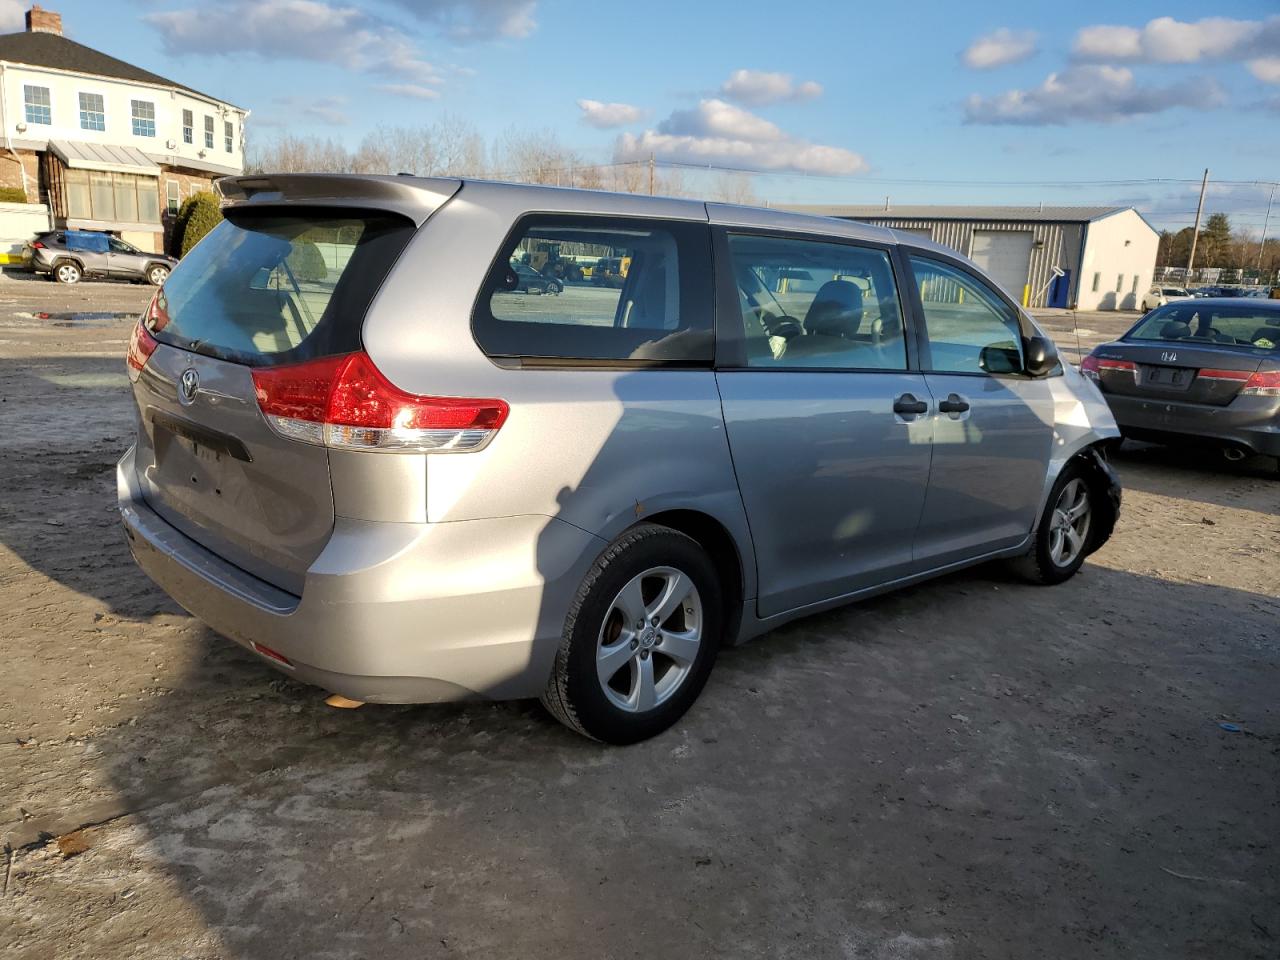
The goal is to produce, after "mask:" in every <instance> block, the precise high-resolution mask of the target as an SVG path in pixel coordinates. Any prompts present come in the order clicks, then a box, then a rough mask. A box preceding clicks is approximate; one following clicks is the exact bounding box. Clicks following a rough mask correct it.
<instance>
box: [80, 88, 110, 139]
mask: <svg viewBox="0 0 1280 960" xmlns="http://www.w3.org/2000/svg"><path fill="white" fill-rule="evenodd" d="M80 129H81V130H106V129H107V114H106V110H105V109H104V108H103V106H102V94H100V93H82V94H80Z"/></svg>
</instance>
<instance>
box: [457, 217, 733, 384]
mask: <svg viewBox="0 0 1280 960" xmlns="http://www.w3.org/2000/svg"><path fill="white" fill-rule="evenodd" d="M710 259H711V255H710V231H709V228H708V227H707V226H706V225H705V224H697V223H681V222H678V221H649V220H638V219H630V218H613V217H588V216H572V215H551V214H547V215H535V216H530V217H529V218H527V219H526V220H525V221H524V222H523V223H521V224H520V225H518V226H517V228H516V230H515V231H514V232H513V234H512V236H511V238H510V239H509V240H508V242H507V244H506V246H505V247H504V249H503V250H502V251H501V252H500V254H499V257H498V260H497V263H496V264H495V266H494V268H493V270H491V271H490V274H489V277H488V278H487V279H486V281H485V286H484V289H483V290H482V291H481V293H480V298H479V301H478V303H477V306H476V312H475V316H474V318H473V324H472V327H473V331H474V334H475V337H476V341H477V343H479V344H480V347H481V348H482V349H483V350H484V351H485V353H486V354H488V355H489V356H491V357H493V356H499V357H520V358H529V359H536V358H541V359H547V360H558V359H563V360H577V361H583V360H586V361H590V360H603V361H628V360H634V361H646V362H659V363H673V364H679V365H694V366H709V365H710V363H711V360H712V355H713V352H714V347H715V337H714V325H713V310H712V305H711V295H712V282H711V267H710Z"/></svg>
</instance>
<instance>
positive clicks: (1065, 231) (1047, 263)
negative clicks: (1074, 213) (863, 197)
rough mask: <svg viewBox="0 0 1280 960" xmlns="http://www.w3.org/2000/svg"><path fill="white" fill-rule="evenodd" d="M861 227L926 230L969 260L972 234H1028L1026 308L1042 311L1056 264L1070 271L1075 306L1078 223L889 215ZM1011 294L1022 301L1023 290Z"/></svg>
mask: <svg viewBox="0 0 1280 960" xmlns="http://www.w3.org/2000/svg"><path fill="white" fill-rule="evenodd" d="M855 219H857V220H858V221H859V222H861V223H874V224H876V225H877V226H881V227H892V228H897V229H901V230H912V231H923V230H924V229H925V228H928V229H929V230H930V231H931V236H932V238H933V240H934V241H935V242H936V243H941V244H943V245H944V246H948V247H950V248H951V249H953V250H956V251H958V252H959V253H962V254H964V255H965V256H966V257H967V256H969V250H970V247H971V245H972V242H973V232H974V231H975V230H1011V231H1017V232H1024V233H1025V232H1030V233H1031V268H1030V271H1029V272H1028V277H1027V287H1028V299H1029V303H1028V305H1029V306H1033V307H1042V306H1044V303H1045V297H1046V288H1047V287H1048V284H1049V281H1050V280H1051V279H1052V277H1053V274H1052V272H1051V268H1052V267H1053V266H1054V265H1055V264H1056V265H1057V266H1060V267H1061V268H1062V269H1064V270H1070V271H1071V295H1070V301H1071V302H1072V303H1074V302H1075V299H1076V296H1075V294H1076V290H1077V289H1078V287H1077V284H1078V283H1079V282H1080V270H1079V263H1078V261H1079V258H1080V229H1081V226H1082V224H1079V223H1045V222H1040V221H1028V220H905V219H901V218H896V217H894V216H892V214H890V215H888V216H884V217H857V218H855ZM1009 292H1010V294H1012V295H1013V296H1015V297H1016V298H1017V299H1019V300H1021V299H1022V295H1023V291H1022V290H1011V291H1009Z"/></svg>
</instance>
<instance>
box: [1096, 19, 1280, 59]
mask: <svg viewBox="0 0 1280 960" xmlns="http://www.w3.org/2000/svg"><path fill="white" fill-rule="evenodd" d="M1072 54H1073V55H1074V56H1075V58H1076V59H1078V60H1090V61H1113V62H1115V61H1123V62H1134V63H1199V62H1201V61H1204V60H1244V59H1246V58H1248V57H1266V56H1268V55H1272V56H1274V55H1276V54H1280V16H1273V17H1268V18H1267V19H1266V20H1232V19H1230V18H1228V17H1205V18H1204V19H1203V20H1197V21H1195V22H1191V21H1184V20H1175V19H1174V18H1173V17H1157V18H1156V19H1154V20H1151V21H1150V22H1148V23H1147V24H1146V25H1145V26H1143V27H1126V26H1112V25H1098V26H1091V27H1085V28H1084V29H1082V30H1080V31H1079V32H1078V33H1077V34H1076V38H1075V43H1074V44H1073V46H1072Z"/></svg>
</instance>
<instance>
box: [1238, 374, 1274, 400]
mask: <svg viewBox="0 0 1280 960" xmlns="http://www.w3.org/2000/svg"><path fill="white" fill-rule="evenodd" d="M1240 392H1241V393H1242V394H1244V395H1245V396H1250V397H1280V370H1267V371H1266V372H1263V371H1261V370H1259V371H1258V372H1257V373H1255V374H1254V375H1253V376H1251V377H1250V378H1249V380H1248V382H1247V383H1245V385H1244V386H1243V387H1241V388H1240Z"/></svg>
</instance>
